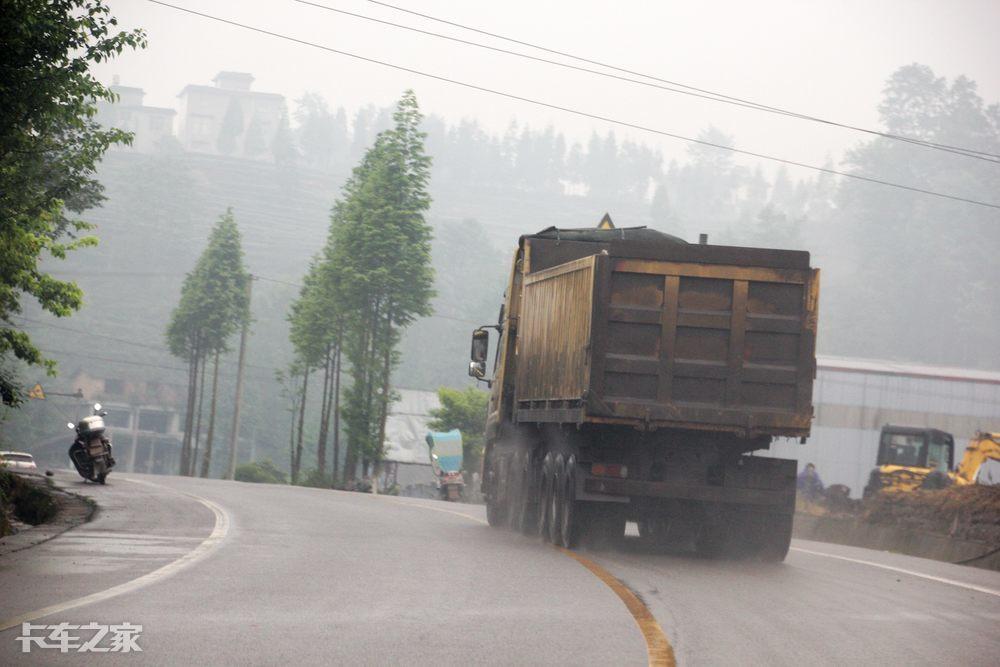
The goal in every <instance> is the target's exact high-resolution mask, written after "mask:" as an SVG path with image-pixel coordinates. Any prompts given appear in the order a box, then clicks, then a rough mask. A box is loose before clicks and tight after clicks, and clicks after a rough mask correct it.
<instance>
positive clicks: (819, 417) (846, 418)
mask: <svg viewBox="0 0 1000 667" xmlns="http://www.w3.org/2000/svg"><path fill="white" fill-rule="evenodd" d="M816 363H817V373H816V383H815V385H814V387H813V403H814V404H815V409H816V417H815V420H814V421H813V429H812V436H811V437H810V438H809V440H808V442H807V443H806V444H804V445H800V444H799V443H798V441H796V440H789V439H787V438H786V439H779V440H777V441H776V442H775V443H774V444H772V446H771V452H770V455H771V456H777V457H782V458H795V459H798V460H799V469H800V470H801V468H802V466H804V465H805V464H806V462H812V463H815V464H816V467H817V469H818V471H819V473H820V476H821V477H822V478H823V481H824V483H826V484H846V485H847V486H849V487H850V488H851V495H852V496H854V497H858V496H860V495H861V491H862V489H863V488H864V485H865V483H866V482H867V479H868V474H869V472H870V471H871V469H872V468H873V467H875V456H876V453H877V451H878V436H879V431H880V429H881V428H882V426H884V425H885V424H894V425H898V426H920V427H931V428H937V429H941V430H943V431H947V432H949V433H951V434H952V435H954V436H955V448H956V452H955V462H956V463H957V462H958V461H959V460H960V459H961V456H962V451H963V449H964V447H965V445H966V444H967V443H968V441H969V438H971V437H972V436H973V435H974V434H975V433H976V431H989V430H992V431H996V430H1000V373H998V372H989V371H979V370H970V369H964V368H947V367H941V366H920V365H913V364H903V363H896V362H890V361H874V360H864V359H846V358H840V357H827V356H818V357H817V359H816Z"/></svg>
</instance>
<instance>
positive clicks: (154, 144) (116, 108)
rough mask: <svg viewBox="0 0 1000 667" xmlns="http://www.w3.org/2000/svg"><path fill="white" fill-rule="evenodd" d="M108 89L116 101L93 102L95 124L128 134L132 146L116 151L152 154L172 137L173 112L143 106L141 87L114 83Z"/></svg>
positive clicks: (143, 95) (122, 147)
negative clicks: (95, 116)
mask: <svg viewBox="0 0 1000 667" xmlns="http://www.w3.org/2000/svg"><path fill="white" fill-rule="evenodd" d="M110 90H111V91H112V92H113V93H115V94H116V95H117V96H118V100H117V101H116V102H107V101H104V100H101V101H99V102H98V103H97V122H99V123H100V124H101V125H104V126H105V127H114V128H118V129H120V130H126V131H128V132H132V134H133V137H132V145H131V146H124V145H122V146H119V147H118V148H119V149H121V150H131V151H135V152H137V153H152V152H154V151H156V150H157V149H159V148H160V147H161V146H162V145H163V141H164V140H167V139H170V138H172V137H173V135H174V116H175V115H176V113H177V112H176V111H174V110H173V109H167V108H165V107H149V106H146V105H144V104H143V103H142V102H143V98H144V97H145V93H144V92H143V90H142V88H135V87H133V86H121V85H118V82H117V80H116V81H115V83H114V84H113V85H112V86H110Z"/></svg>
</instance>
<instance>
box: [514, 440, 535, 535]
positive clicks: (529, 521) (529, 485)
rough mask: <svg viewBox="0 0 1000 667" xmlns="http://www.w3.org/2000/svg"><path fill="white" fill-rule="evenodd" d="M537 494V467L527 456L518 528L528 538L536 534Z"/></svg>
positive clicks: (519, 505)
mask: <svg viewBox="0 0 1000 667" xmlns="http://www.w3.org/2000/svg"><path fill="white" fill-rule="evenodd" d="M538 493H539V481H538V465H537V464H536V463H535V462H534V461H532V459H531V457H530V456H528V457H526V461H525V465H524V476H523V478H522V486H521V494H520V503H519V504H518V516H519V519H518V528H519V530H520V531H521V532H522V533H523V534H525V535H529V536H530V535H534V534H535V533H537V532H538Z"/></svg>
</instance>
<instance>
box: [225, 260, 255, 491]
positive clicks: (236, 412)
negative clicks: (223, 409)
mask: <svg viewBox="0 0 1000 667" xmlns="http://www.w3.org/2000/svg"><path fill="white" fill-rule="evenodd" d="M253 281H254V277H253V274H250V275H248V276H247V312H246V316H245V317H244V318H243V328H242V330H241V331H240V360H239V365H238V366H237V367H236V404H235V405H234V406H233V428H232V429H231V430H230V435H229V470H228V471H227V472H226V479H233V478H234V477H235V476H236V445H237V443H238V442H239V439H240V403H241V402H242V401H243V371H244V369H245V367H246V358H247V331H248V330H249V328H250V295H251V294H252V293H253Z"/></svg>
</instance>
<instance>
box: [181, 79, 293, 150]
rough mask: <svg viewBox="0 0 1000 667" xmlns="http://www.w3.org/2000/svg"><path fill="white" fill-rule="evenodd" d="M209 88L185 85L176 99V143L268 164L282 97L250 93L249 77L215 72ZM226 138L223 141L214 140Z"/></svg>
mask: <svg viewBox="0 0 1000 667" xmlns="http://www.w3.org/2000/svg"><path fill="white" fill-rule="evenodd" d="M212 81H213V83H214V85H212V86H202V85H195V84H189V85H187V86H185V87H184V89H183V90H182V91H181V92H180V94H179V95H178V96H177V97H178V99H179V100H180V103H179V107H180V127H179V128H178V138H179V139H180V142H181V145H182V146H183V147H184V148H185V149H186V150H189V151H193V152H197V153H211V154H223V155H233V156H240V157H250V158H255V159H266V160H270V159H271V157H272V155H271V152H270V147H271V144H272V142H273V141H274V136H275V134H276V133H277V131H278V126H279V123H280V122H281V118H282V116H283V115H284V114H285V98H284V97H283V96H282V95H278V94H276V93H262V92H257V91H253V90H250V86H251V85H252V83H253V75H251V74H248V73H246V72H219V73H218V74H217V75H216V76H215V78H214V79H212ZM226 133H229V136H228V139H229V140H227V141H220V137H222V136H223V135H224V134H226Z"/></svg>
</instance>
